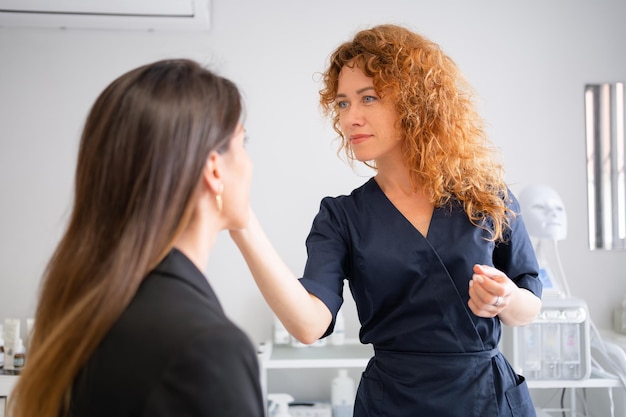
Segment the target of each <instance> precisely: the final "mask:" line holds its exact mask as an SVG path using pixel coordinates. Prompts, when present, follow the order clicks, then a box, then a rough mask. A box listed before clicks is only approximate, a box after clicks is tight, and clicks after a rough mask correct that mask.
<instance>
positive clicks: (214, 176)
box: [202, 151, 224, 195]
mask: <svg viewBox="0 0 626 417" xmlns="http://www.w3.org/2000/svg"><path fill="white" fill-rule="evenodd" d="M202 180H203V181H204V183H205V185H206V186H207V187H208V188H209V190H211V192H212V193H213V194H216V195H217V194H220V193H221V192H222V190H223V189H224V178H223V160H222V157H221V156H220V154H219V153H217V152H216V151H211V153H209V157H208V158H207V160H206V163H205V164H204V171H203V173H202Z"/></svg>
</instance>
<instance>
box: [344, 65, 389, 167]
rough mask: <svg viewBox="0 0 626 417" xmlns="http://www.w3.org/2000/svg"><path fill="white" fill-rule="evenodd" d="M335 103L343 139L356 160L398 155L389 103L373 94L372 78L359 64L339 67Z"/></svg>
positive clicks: (381, 158) (378, 161)
mask: <svg viewBox="0 0 626 417" xmlns="http://www.w3.org/2000/svg"><path fill="white" fill-rule="evenodd" d="M335 106H336V110H337V113H338V115H339V126H340V127H341V131H342V132H343V136H344V140H345V141H346V144H347V146H349V147H350V148H351V149H352V151H353V152H354V156H355V158H356V159H357V160H359V161H361V162H364V161H376V164H377V165H380V163H381V162H382V160H384V159H387V158H397V157H400V138H401V135H400V134H399V132H398V129H397V128H396V120H397V113H396V110H395V108H394V106H393V103H392V102H390V101H387V100H385V99H384V98H381V97H380V96H379V95H378V94H377V92H376V89H375V88H374V83H373V80H372V78H370V77H368V76H367V75H365V73H364V72H363V71H362V70H361V69H360V68H359V67H357V66H354V67H349V66H347V65H346V66H344V67H343V68H342V69H341V72H340V73H339V79H338V85H337V96H336V98H335Z"/></svg>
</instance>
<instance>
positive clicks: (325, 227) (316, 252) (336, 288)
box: [300, 197, 349, 336]
mask: <svg viewBox="0 0 626 417" xmlns="http://www.w3.org/2000/svg"><path fill="white" fill-rule="evenodd" d="M341 214H342V212H341V210H340V209H339V208H338V206H337V201H336V199H334V198H330V197H327V198H324V199H323V200H322V202H321V204H320V210H319V212H318V214H317V215H316V216H315V219H314V220H313V225H312V226H311V232H310V233H309V235H308V237H307V239H306V247H307V262H306V266H305V268H304V274H303V276H302V278H301V279H300V282H301V283H302V285H303V286H304V287H305V288H306V289H307V291H309V292H310V293H311V294H313V295H315V296H316V297H318V298H319V299H320V300H322V302H323V303H324V304H326V306H327V307H328V309H329V310H330V311H331V313H332V315H333V323H334V317H336V315H337V312H338V311H339V308H340V307H341V305H342V303H343V282H344V280H345V279H346V278H347V276H348V275H349V271H348V266H347V265H348V238H347V233H346V227H347V224H346V221H345V219H344V218H343V216H342V215H341ZM332 327H333V324H331V326H330V328H329V330H328V331H327V332H326V334H325V336H326V335H328V334H330V332H331V331H332Z"/></svg>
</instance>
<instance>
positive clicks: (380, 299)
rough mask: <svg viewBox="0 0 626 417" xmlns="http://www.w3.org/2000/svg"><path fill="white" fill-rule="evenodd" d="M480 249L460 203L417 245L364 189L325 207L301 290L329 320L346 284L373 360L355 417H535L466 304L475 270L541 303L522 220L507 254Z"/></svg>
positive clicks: (445, 210)
mask: <svg viewBox="0 0 626 417" xmlns="http://www.w3.org/2000/svg"><path fill="white" fill-rule="evenodd" d="M510 197H511V199H512V201H511V204H512V208H513V210H514V211H515V212H517V213H519V204H518V202H517V200H516V199H515V197H514V196H513V195H512V194H510ZM488 237H489V233H488V232H487V231H486V230H484V229H482V228H479V227H476V226H474V225H472V224H471V222H470V221H469V219H468V217H467V215H466V214H465V212H464V210H463V207H462V205H461V204H460V203H458V202H455V203H452V204H451V205H449V206H445V207H439V208H435V210H434V213H433V216H432V219H431V223H430V226H429V229H428V234H427V236H426V237H424V236H423V235H422V234H421V233H420V232H419V231H418V230H417V229H416V228H415V227H414V226H413V225H412V224H411V223H410V222H409V221H408V220H407V219H406V218H405V217H404V216H403V215H402V214H401V213H400V212H399V211H398V210H397V209H396V208H395V206H394V205H393V204H392V203H391V201H390V200H389V199H388V198H387V197H386V196H385V194H384V193H383V192H382V190H381V189H380V187H379V186H378V184H377V183H376V181H375V180H374V179H373V178H371V179H370V180H369V181H367V182H366V183H365V184H364V185H363V186H361V187H359V188H357V189H355V190H354V191H353V192H352V193H351V194H350V195H348V196H340V197H336V198H330V197H327V198H324V199H323V200H322V203H321V207H320V211H319V213H318V214H317V216H316V217H315V220H314V222H313V226H312V229H311V232H310V234H309V236H308V238H307V241H306V244H307V252H308V259H307V263H306V267H305V271H304V274H303V277H302V278H301V279H300V282H301V283H302V285H303V286H304V287H305V288H306V289H307V290H308V291H309V292H310V293H312V294H314V295H316V296H317V297H318V298H320V299H321V300H322V301H323V302H324V303H325V304H326V305H327V306H328V308H329V310H330V311H331V313H332V314H333V317H335V315H336V313H337V311H338V310H339V308H340V307H341V304H342V302H343V299H342V294H343V284H344V280H347V282H348V283H349V286H350V291H351V293H352V296H353V297H354V299H355V303H356V306H357V312H358V316H359V320H360V323H361V329H360V334H359V336H360V340H361V342H362V343H371V344H372V345H373V346H374V349H375V352H376V355H375V357H374V359H373V360H372V361H371V362H370V365H368V369H367V370H366V372H365V374H364V377H363V378H362V380H361V384H360V386H359V390H358V393H357V401H356V405H355V417H357V416H370V417H374V416H383V415H387V416H393V417H402V416H407V417H408V416H415V415H437V416H439V417H442V416H447V415H449V416H464V417H466V416H473V415H476V416H481V417H484V416H509V415H510V416H516V417H517V416H524V417H526V416H532V415H534V411H531V409H532V403H531V401H530V397H529V394H528V390H527V387H526V386H525V382H524V380H523V378H522V377H521V376H519V375H515V373H514V372H513V370H512V369H511V367H510V365H509V364H508V362H507V361H506V359H505V358H504V357H503V356H502V355H501V354H500V353H499V352H497V345H498V342H499V339H500V335H501V324H500V321H499V319H498V318H497V317H496V318H481V317H477V316H475V315H474V314H473V313H472V312H471V310H470V309H469V307H468V305H467V303H468V300H469V293H468V290H469V281H470V280H471V278H472V273H473V271H472V267H473V265H474V264H485V265H491V266H494V267H495V268H497V269H499V270H501V271H503V272H504V273H505V274H507V276H508V277H509V278H511V279H512V280H513V281H514V282H515V283H516V284H517V285H518V286H519V287H522V288H526V289H528V290H530V291H531V292H533V293H534V294H535V295H537V296H538V297H541V290H542V288H541V282H540V280H539V278H538V275H539V268H538V265H537V260H536V258H535V253H534V250H533V247H532V243H531V241H530V238H529V237H528V233H527V232H526V229H525V226H524V223H523V220H522V218H521V215H518V216H517V217H516V218H515V219H513V220H512V222H511V229H510V230H509V231H508V232H507V233H506V240H505V241H504V242H499V243H494V242H491V241H489V240H488V239H487V238H488ZM333 325H334V320H333V323H332V324H331V326H330V327H329V329H328V330H327V332H326V335H328V334H330V333H331V332H332V330H333ZM394 367H395V368H397V369H396V371H397V372H396V371H394V370H393V369H394ZM468 367H469V369H468ZM381 369H384V372H383V371H382V370H381ZM444 369H448V372H445V371H444ZM407 370H409V371H408V374H406V375H405V374H404V373H406V372H407ZM394 372H395V373H396V374H395V375H394ZM368 377H369V378H368ZM407 378H408V379H407ZM438 379H439V380H440V381H438V382H437V380H438ZM467 384H472V385H471V386H473V387H474V389H473V390H468V388H467V387H468V385H467ZM437 386H439V387H442V386H445V387H446V388H445V389H444V390H442V391H437V389H436V387H437ZM455 386H456V387H458V388H454V387H455ZM372 390H373V391H372ZM399 390H400V391H401V392H398V391H399ZM485 390H486V391H488V392H487V393H486V392H484V391H485ZM467 391H472V392H470V393H469V394H468V393H467ZM474 391H475V392H474ZM514 391H519V392H514ZM507 392H508V394H507ZM463 395H467V396H468V397H467V398H465V397H463ZM509 397H510V398H509ZM451 402H452V404H457V405H458V407H459V408H458V409H455V408H454V407H450V404H451ZM461 404H462V405H461ZM468 407H469V410H468ZM377 408H381V411H380V413H377V412H376V409H377ZM515 409H517V410H518V412H517V413H513V411H511V410H515ZM471 410H474V411H471ZM416 413H418V414H416ZM428 413H437V414H428ZM485 413H486V414H485Z"/></svg>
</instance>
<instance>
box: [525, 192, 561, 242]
mask: <svg viewBox="0 0 626 417" xmlns="http://www.w3.org/2000/svg"><path fill="white" fill-rule="evenodd" d="M518 199H519V202H520V206H521V209H522V216H523V217H524V222H525V223H526V228H527V229H528V233H529V234H530V235H531V236H533V237H536V238H539V239H551V240H563V239H565V237H566V236H567V213H566V212H565V206H564V205H563V201H562V200H561V197H560V196H559V195H558V194H557V193H556V191H554V190H553V189H552V188H550V187H548V186H546V185H531V186H528V187H526V188H524V189H523V190H522V192H521V193H520V195H519V197H518Z"/></svg>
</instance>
